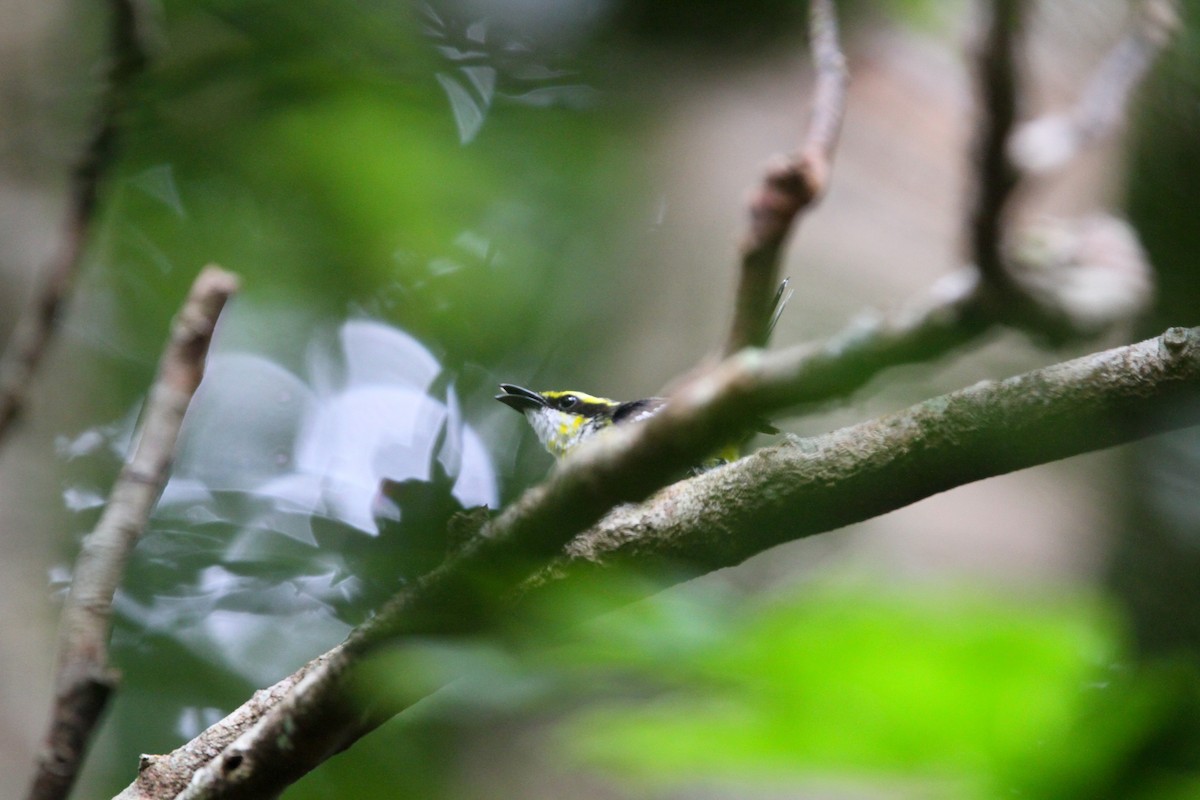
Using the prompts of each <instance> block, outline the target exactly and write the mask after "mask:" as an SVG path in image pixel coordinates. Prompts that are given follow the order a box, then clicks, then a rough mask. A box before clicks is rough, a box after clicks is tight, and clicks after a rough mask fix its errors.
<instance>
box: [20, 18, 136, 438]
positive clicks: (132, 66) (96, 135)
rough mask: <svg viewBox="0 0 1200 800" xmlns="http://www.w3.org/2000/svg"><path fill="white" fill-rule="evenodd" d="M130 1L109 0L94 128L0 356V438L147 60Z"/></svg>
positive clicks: (54, 312) (38, 354) (49, 325)
mask: <svg viewBox="0 0 1200 800" xmlns="http://www.w3.org/2000/svg"><path fill="white" fill-rule="evenodd" d="M133 4H134V0H110V5H111V21H110V26H111V32H110V37H111V45H110V46H111V48H112V53H111V56H110V58H111V64H110V66H109V69H108V76H107V77H108V80H107V86H106V88H105V91H104V94H103V96H102V98H101V100H100V107H99V110H98V113H97V122H96V125H95V129H94V130H93V132H92V134H91V137H90V139H89V140H88V143H87V146H86V147H85V148H84V152H83V155H82V156H81V158H80V161H79V164H78V165H77V166H76V167H75V170H74V172H73V173H72V175H71V185H70V192H69V199H68V203H67V217H66V220H65V221H64V223H63V230H62V242H61V244H60V245H59V248H58V252H57V253H56V254H55V255H54V257H53V258H52V259H51V260H50V262H49V263H48V264H47V265H46V266H45V268H44V272H45V274H44V277H43V281H44V282H43V284H42V286H41V287H40V288H39V289H38V290H37V291H36V292H35V294H34V296H33V297H32V298H31V299H30V301H29V303H28V304H27V305H26V306H25V308H24V310H22V312H21V317H20V319H18V320H17V324H16V327H15V328H14V329H13V333H12V338H11V339H10V340H9V342H8V346H7V347H5V349H4V353H3V355H2V356H0V442H2V441H3V440H4V437H5V435H6V434H7V433H8V432H9V431H10V430H11V429H12V424H13V422H14V421H15V420H16V418H17V416H18V415H19V414H20V412H21V409H22V407H23V406H24V404H25V399H26V395H27V393H28V391H29V385H30V383H31V382H32V380H33V375H34V372H35V371H36V370H37V367H38V364H39V363H40V362H41V360H42V356H43V354H44V353H45V351H46V347H47V346H48V345H49V343H50V339H51V337H52V336H53V335H54V331H55V329H56V328H57V326H58V318H59V313H60V311H61V310H62V307H63V306H64V305H65V304H66V301H67V297H68V295H69V294H70V291H71V287H72V286H73V285H74V283H75V276H76V274H77V273H78V272H79V267H80V262H81V261H82V260H83V249H84V245H85V244H86V243H87V238H88V234H89V233H90V231H91V228H92V223H93V221H94V219H95V215H96V203H97V198H98V196H99V193H100V184H101V183H102V182H103V180H104V178H105V176H106V175H107V174H108V171H109V169H110V168H111V166H112V163H113V160H114V158H115V155H116V143H117V125H118V122H119V118H120V116H121V114H122V113H123V112H124V111H125V107H126V105H127V104H128V95H129V92H130V87H131V85H132V84H133V81H134V79H135V78H136V77H137V75H138V74H139V73H140V72H141V70H142V68H143V66H144V65H145V61H146V57H145V53H144V52H143V51H142V48H141V45H140V43H139V42H138V34H137V17H136V13H135V11H134V5H133Z"/></svg>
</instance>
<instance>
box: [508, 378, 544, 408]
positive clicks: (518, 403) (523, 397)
mask: <svg viewBox="0 0 1200 800" xmlns="http://www.w3.org/2000/svg"><path fill="white" fill-rule="evenodd" d="M500 390H501V391H502V392H503V394H498V395H496V399H497V400H499V401H500V402H501V403H504V405H506V406H508V407H509V408H511V409H513V410H514V411H520V412H521V413H522V414H524V413H525V412H526V411H529V410H531V409H534V408H541V407H542V406H544V405H546V401H545V400H544V399H543V398H542V396H541V395H540V394H538V393H537V392H534V391H530V390H529V389H525V388H522V387H520V386H513V385H512V384H511V383H502V384H500Z"/></svg>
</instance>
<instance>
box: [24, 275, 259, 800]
mask: <svg viewBox="0 0 1200 800" xmlns="http://www.w3.org/2000/svg"><path fill="white" fill-rule="evenodd" d="M236 290H237V278H236V277H235V276H234V275H233V274H231V273H228V272H225V271H224V270H222V269H220V268H218V267H206V268H205V269H204V270H203V271H202V272H201V273H200V275H199V277H197V278H196V281H195V283H194V284H193V285H192V289H191V292H190V293H189V294H188V297H187V300H186V301H185V302H184V305H183V308H182V309H181V310H180V312H179V315H178V316H177V317H176V318H175V321H174V323H173V325H172V330H171V338H170V340H169V341H168V343H167V346H166V349H165V350H164V351H163V355H162V358H161V360H160V361H159V367H158V376H157V377H156V379H155V382H154V385H153V387H152V388H151V390H150V396H149V399H148V401H147V403H146V408H145V410H144V412H143V415H142V419H141V423H140V425H139V426H138V430H137V433H136V435H135V437H134V441H135V442H136V447H135V449H134V451H133V454H132V455H131V456H130V458H129V460H128V462H126V464H125V467H124V468H123V469H122V470H121V474H120V475H119V476H118V477H117V481H116V483H115V484H114V485H113V489H112V494H111V495H109V500H108V505H107V506H106V507H105V509H104V513H103V514H102V515H101V517H100V521H99V522H98V523H97V524H96V528H95V530H93V531H92V532H91V533H90V534H88V536H87V537H85V538H84V540H83V547H82V549H81V551H80V553H79V558H78V560H77V561H76V564H75V571H74V576H73V579H72V581H71V590H70V593H69V594H68V596H67V602H66V606H65V607H64V608H63V617H62V630H61V634H60V642H59V652H58V664H57V678H56V681H55V684H56V688H55V703H54V708H53V710H52V713H51V719H50V728H49V731H48V732H47V734H46V740H45V743H44V745H43V751H42V753H41V755H40V756H39V758H38V765H37V771H36V773H35V775H34V780H33V783H32V785H31V787H30V790H29V794H28V795H27V797H28V798H29V800H57V798H65V797H66V796H67V794H68V793H69V792H70V789H71V785H72V783H73V782H74V780H75V777H76V775H77V774H78V772H79V768H80V766H81V765H82V763H83V755H84V752H85V750H86V748H87V743H88V740H89V739H90V737H91V734H92V731H93V730H94V729H95V726H96V723H97V721H98V720H99V718H100V715H101V713H102V712H103V711H104V707H105V705H106V703H107V701H108V698H109V696H110V695H111V693H112V691H113V689H114V688H115V687H116V683H117V675H116V673H115V671H114V670H113V669H112V668H111V667H110V666H109V664H108V637H109V631H110V628H111V618H112V600H113V594H114V593H115V592H116V589H117V585H118V583H119V582H120V580H121V576H122V574H123V573H124V570H125V564H126V562H127V561H128V559H129V554H130V552H131V551H132V550H133V546H134V545H135V544H136V543H137V540H138V538H139V537H140V536H141V533H142V530H143V529H144V528H145V526H146V521H147V520H148V519H149V517H150V512H151V510H152V509H153V508H154V504H155V503H156V502H157V501H158V496H159V494H160V493H161V492H162V488H163V486H164V485H165V484H166V482H167V477H168V474H169V472H170V465H171V460H172V458H173V457H174V454H175V443H176V441H177V439H178V437H179V428H180V426H181V425H182V423H183V417H184V414H185V413H186V412H187V408H188V404H189V403H190V401H191V398H192V394H193V393H194V392H195V391H196V387H197V386H198V385H199V384H200V379H201V377H203V374H204V360H205V357H206V355H207V353H208V347H209V344H210V342H211V341H212V334H213V329H214V326H215V325H216V323H217V318H218V316H219V315H220V313H221V309H222V308H224V306H225V303H226V301H227V300H228V299H229V297H230V296H231V295H232V294H233V293H234V292H235V291H236Z"/></svg>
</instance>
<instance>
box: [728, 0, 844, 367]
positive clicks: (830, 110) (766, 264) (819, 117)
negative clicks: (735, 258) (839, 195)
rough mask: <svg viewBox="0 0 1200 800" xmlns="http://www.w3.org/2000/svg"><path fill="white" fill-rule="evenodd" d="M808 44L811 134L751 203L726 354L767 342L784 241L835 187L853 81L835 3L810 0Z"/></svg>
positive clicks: (774, 168) (771, 173) (767, 177)
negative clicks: (838, 148) (840, 38)
mask: <svg viewBox="0 0 1200 800" xmlns="http://www.w3.org/2000/svg"><path fill="white" fill-rule="evenodd" d="M809 46H810V48H811V49H812V58H813V66H814V68H815V70H816V83H815V86H814V93H813V106H812V113H811V115H810V117H809V120H808V128H807V131H806V132H805V135H804V140H803V142H802V143H801V145H800V149H799V150H798V151H797V152H796V153H795V154H793V155H792V156H790V157H786V158H782V159H780V160H779V161H778V162H777V163H774V164H772V165H770V166H769V167H768V169H767V174H766V175H765V176H764V178H763V182H762V184H761V185H760V186H759V187H758V189H757V191H756V192H755V194H754V197H753V198H752V199H751V201H750V229H749V231H747V233H746V236H745V238H744V239H743V241H742V245H741V264H742V269H741V278H740V282H739V284H738V291H737V299H736V301H735V307H734V318H733V324H732V327H731V328H730V331H729V337H728V339H727V340H726V343H725V350H724V353H725V355H730V354H732V353H736V352H737V351H738V350H741V349H742V348H744V347H761V346H762V345H764V344H766V341H767V336H768V334H769V332H770V323H771V316H772V315H771V312H772V304H773V298H774V297H775V291H776V288H777V286H778V283H779V258H780V252H781V251H782V249H783V244H784V241H785V240H786V239H787V237H788V234H789V233H790V232H791V229H792V226H793V224H794V222H795V219H796V216H797V215H798V214H799V213H800V212H801V211H802V210H804V209H806V208H808V207H809V206H811V205H812V204H813V203H815V202H817V200H819V199H820V197H821V195H822V194H824V192H825V189H826V188H827V186H828V184H829V174H830V171H831V169H832V166H833V154H834V149H835V148H836V146H837V139H838V133H839V131H840V130H841V125H842V117H843V115H844V112H845V108H846V84H847V82H848V78H847V73H846V59H845V56H843V55H842V50H841V46H840V45H839V43H838V24H837V13H836V12H835V10H834V5H833V2H832V0H812V2H811V5H810V7H809Z"/></svg>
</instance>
